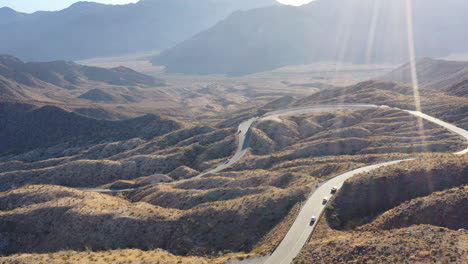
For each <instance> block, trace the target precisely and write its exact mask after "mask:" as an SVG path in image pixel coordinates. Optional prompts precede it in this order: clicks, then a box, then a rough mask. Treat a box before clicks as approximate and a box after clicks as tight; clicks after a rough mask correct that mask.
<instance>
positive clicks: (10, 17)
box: [0, 0, 277, 61]
mask: <svg viewBox="0 0 468 264" xmlns="http://www.w3.org/2000/svg"><path fill="white" fill-rule="evenodd" d="M275 4H277V3H276V1H274V0H255V1H253V0H242V1H240V0H222V1H217V0H208V1H198V0H188V1H187V0H171V1H166V0H142V1H139V2H137V3H135V4H127V5H104V4H99V3H94V2H77V3H75V4H73V5H71V6H70V7H68V8H66V9H63V10H60V11H55V12H36V13H33V14H19V13H16V12H14V11H13V10H11V9H2V12H1V13H0V21H2V22H0V23H1V24H0V35H1V36H2V40H3V41H2V42H1V43H0V53H7V54H15V55H16V56H18V57H20V58H22V59H24V60H34V61H44V60H47V61H48V60H63V59H65V60H79V59H85V58H94V57H105V56H113V55H125V54H130V53H137V52H142V51H155V50H161V49H164V48H168V47H170V46H172V45H175V44H176V43H178V42H180V41H183V40H184V39H186V38H188V37H190V36H192V35H194V34H196V33H197V32H199V31H201V30H203V29H205V28H208V27H210V26H212V25H214V24H215V23H216V22H217V21H218V20H220V19H223V18H224V17H225V16H227V15H228V14H230V13H231V12H234V11H236V10H242V9H250V8H255V7H261V6H268V5H275ZM3 21H5V22H3ZM7 21H8V22H9V23H6V22H7ZM4 23H5V24H4ZM2 24H3V25H2ZM83 41H84V42H86V43H85V44H84V43H83Z"/></svg>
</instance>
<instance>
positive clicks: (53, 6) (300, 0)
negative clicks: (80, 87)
mask: <svg viewBox="0 0 468 264" xmlns="http://www.w3.org/2000/svg"><path fill="white" fill-rule="evenodd" d="M138 1H139V0H89V2H97V3H103V4H115V5H121V4H128V3H136V2H138ZM312 1H313V0H278V2H280V3H283V4H287V5H296V6H299V5H303V4H307V3H309V2H312ZM76 2H78V1H77V0H0V7H5V6H7V7H10V8H12V9H14V10H16V11H19V12H25V13H32V12H35V11H55V10H61V9H64V8H67V7H68V6H70V5H71V4H73V3H76Z"/></svg>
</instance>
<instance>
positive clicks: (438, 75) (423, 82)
mask: <svg viewBox="0 0 468 264" xmlns="http://www.w3.org/2000/svg"><path fill="white" fill-rule="evenodd" d="M416 73H417V76H418V82H419V85H420V86H421V87H424V88H430V89H436V90H437V89H442V88H445V87H448V86H451V85H453V84H456V83H460V82H462V81H464V80H465V79H466V76H467V75H468V62H464V61H447V60H436V59H431V58H424V59H420V60H417V61H416ZM379 79H381V80H388V81H396V82H401V83H406V84H411V83H412V79H411V64H410V63H407V64H404V65H402V66H400V67H398V68H397V69H395V70H393V71H391V72H390V73H388V74H385V75H384V76H381V77H379Z"/></svg>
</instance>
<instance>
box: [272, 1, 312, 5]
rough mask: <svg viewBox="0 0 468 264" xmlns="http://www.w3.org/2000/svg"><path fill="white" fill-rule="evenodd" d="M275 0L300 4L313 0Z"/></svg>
mask: <svg viewBox="0 0 468 264" xmlns="http://www.w3.org/2000/svg"><path fill="white" fill-rule="evenodd" d="M277 1H278V2H280V3H282V4H285V5H293V6H300V5H304V4H307V3H310V2H312V1H314V0H277Z"/></svg>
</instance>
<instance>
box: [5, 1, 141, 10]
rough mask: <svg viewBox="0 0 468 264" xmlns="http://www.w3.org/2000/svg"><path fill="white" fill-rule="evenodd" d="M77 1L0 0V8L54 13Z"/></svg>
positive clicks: (104, 2) (119, 2) (118, 2)
mask: <svg viewBox="0 0 468 264" xmlns="http://www.w3.org/2000/svg"><path fill="white" fill-rule="evenodd" d="M76 2H79V1H77V0H0V7H5V6H7V7H10V8H12V9H14V10H16V11H18V12H25V13H32V12H35V11H55V10H61V9H64V8H67V7H68V6H70V5H71V4H73V3H76ZM89 2H96V3H103V4H115V5H121V4H128V3H136V2H138V0H90V1H89Z"/></svg>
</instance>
